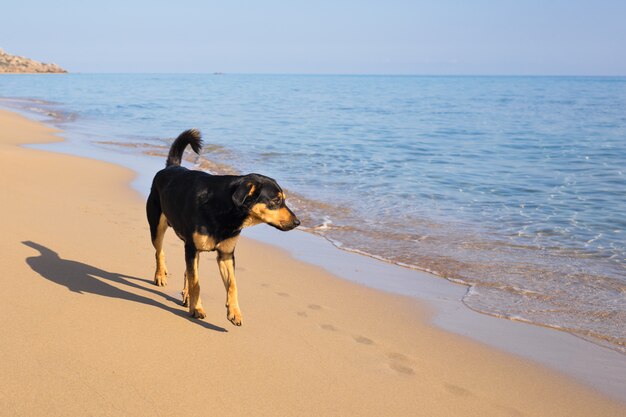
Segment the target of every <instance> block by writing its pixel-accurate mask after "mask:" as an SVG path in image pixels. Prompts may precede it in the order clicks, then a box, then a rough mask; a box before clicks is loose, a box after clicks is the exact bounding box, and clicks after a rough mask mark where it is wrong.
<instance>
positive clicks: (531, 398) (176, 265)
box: [0, 111, 626, 416]
mask: <svg viewBox="0 0 626 417" xmlns="http://www.w3.org/2000/svg"><path fill="white" fill-rule="evenodd" d="M0 126H2V129H0V158H1V159H0V160H1V165H0V166H1V168H0V170H1V171H0V172H1V175H0V182H1V184H2V188H1V189H2V196H3V197H2V217H3V219H4V225H3V237H4V238H3V239H1V240H0V245H1V246H0V248H1V252H2V257H1V258H0V267H1V269H2V271H3V278H2V281H3V282H2V283H3V287H4V291H2V296H1V297H2V300H1V301H0V313H1V314H0V327H1V329H2V337H1V338H0V415H2V416H38V415H71V416H83V415H95V416H99V415H106V416H109V415H133V416H135V415H137V416H143V415H163V416H174V415H191V416H196V415H197V416H207V415H225V414H229V415H268V416H292V415H293V416H301V415H315V416H320V415H321V416H349V415H354V416H369V415H372V416H620V415H625V414H626V405H625V404H623V403H620V402H618V401H616V400H613V399H611V398H608V397H606V396H604V395H602V394H599V393H597V392H595V391H594V390H592V389H591V388H589V387H587V386H585V385H583V384H581V383H578V382H576V381H574V380H572V379H571V378H567V377H565V376H563V375H561V374H559V373H557V372H554V371H552V370H548V369H547V368H544V367H542V366H539V365H536V364H535V363H532V362H530V361H527V360H523V359H520V358H518V357H515V356H514V355H510V354H507V353H503V352H501V351H498V350H496V349H492V348H489V347H487V346H485V345H482V344H480V343H477V342H474V341H471V340H469V339H466V338H463V337H461V336H457V335H453V334H450V333H447V332H445V331H443V330H440V329H438V328H435V327H434V326H432V325H430V324H428V323H429V321H428V319H429V317H430V315H431V314H432V312H431V311H430V310H429V309H428V308H426V306H423V305H420V304H419V303H418V302H417V301H416V300H414V299H411V298H408V297H401V296H395V295H391V294H387V293H383V292H380V291H376V290H373V289H370V288H366V287H364V286H360V285H357V284H354V283H351V282H348V281H345V280H341V279H339V278H336V277H334V276H332V275H330V274H329V273H328V272H326V271H325V270H323V269H321V268H318V267H315V266H311V265H308V264H305V263H303V262H300V261H296V260H294V259H292V258H290V256H289V255H288V254H287V253H286V252H283V251H282V250H280V249H277V248H275V247H272V246H268V245H264V244H261V243H258V242H255V241H252V240H250V239H245V238H244V239H242V240H241V241H240V243H239V245H238V249H237V274H238V286H239V301H240V306H241V309H242V313H243V320H244V323H243V326H242V327H241V328H238V327H235V326H233V325H232V324H231V323H230V322H229V321H228V320H227V318H226V309H225V308H224V299H225V294H224V289H223V286H222V283H221V280H220V278H219V272H218V269H217V264H216V262H215V256H214V255H213V254H204V256H202V257H201V261H200V284H201V286H202V298H203V304H204V308H205V310H206V313H207V317H206V319H205V320H195V319H190V318H189V317H188V316H187V309H186V308H185V307H183V306H182V305H181V303H180V290H181V289H182V286H183V270H184V261H183V247H182V244H181V242H180V241H179V239H178V238H177V237H176V236H175V235H174V234H173V233H172V232H171V231H170V232H168V233H167V234H166V240H165V252H166V256H167V259H168V268H169V272H170V276H169V280H168V281H169V285H168V286H167V287H164V288H160V287H156V286H154V285H153V283H152V274H153V272H154V270H153V267H154V265H153V262H154V257H153V256H154V255H153V249H152V245H151V243H150V239H149V232H148V225H147V222H146V220H145V215H144V201H143V198H142V197H141V196H140V195H139V194H138V193H137V192H136V191H134V190H132V189H131V188H130V187H129V185H128V184H129V182H130V181H131V180H132V179H133V177H134V176H135V174H134V173H133V172H132V171H130V170H128V169H125V168H121V167H119V166H115V165H112V164H108V163H104V162H100V161H96V160H91V159H85V158H78V157H73V156H67V155H61V154H55V153H50V152H44V151H40V150H34V149H29V148H25V147H21V146H20V145H22V144H30V143H44V142H53V141H59V140H61V138H60V137H59V136H57V135H55V133H58V132H55V131H54V130H53V129H52V128H50V127H47V126H45V125H43V124H40V123H37V122H33V121H30V120H28V119H26V118H24V117H22V116H20V115H17V114H14V113H10V112H7V111H0ZM259 227H265V226H259ZM244 236H245V233H244Z"/></svg>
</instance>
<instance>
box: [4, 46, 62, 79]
mask: <svg viewBox="0 0 626 417" xmlns="http://www.w3.org/2000/svg"><path fill="white" fill-rule="evenodd" d="M65 72H67V71H66V70H64V69H63V68H61V67H59V66H58V65H56V64H44V63H43V62H38V61H34V60H32V59H28V58H24V57H23V56H16V55H10V54H7V53H6V52H4V50H3V49H1V48H0V73H65Z"/></svg>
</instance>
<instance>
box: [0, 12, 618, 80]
mask: <svg viewBox="0 0 626 417" xmlns="http://www.w3.org/2000/svg"><path fill="white" fill-rule="evenodd" d="M0 48H4V49H5V50H6V51H7V52H10V53H14V54H18V55H25V56H28V57H31V58H34V59H38V60H41V61H45V62H55V63H58V64H60V65H62V66H64V67H65V68H67V69H69V70H70V71H73V72H214V71H223V72H245V73H267V72H270V73H357V74H359V73H386V74H546V75H561V74H566V75H567V74H574V75H626V0H492V1H489V0H464V1H463V0H439V1H421V0H413V1H408V0H407V1H404V0H380V1H369V0H360V1H359V0H334V1H327V0H308V1H300V0H283V1H276V0H265V1H261V0H259V1H251V0H250V1H248V0H221V1H213V0H205V1H201V0H178V1H176V0H169V1H161V0H150V1H147V0H137V1H133V0H125V1H119V0H100V1H98V2H95V1H88V0H83V1H78V0H68V1H64V0H57V1H34V0H13V1H10V0H5V1H3V4H2V6H0Z"/></svg>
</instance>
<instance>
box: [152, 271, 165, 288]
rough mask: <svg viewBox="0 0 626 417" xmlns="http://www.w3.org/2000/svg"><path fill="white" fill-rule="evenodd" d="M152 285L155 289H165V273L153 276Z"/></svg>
mask: <svg viewBox="0 0 626 417" xmlns="http://www.w3.org/2000/svg"><path fill="white" fill-rule="evenodd" d="M154 285H156V286H157V287H165V286H166V285H167V273H163V274H155V275H154Z"/></svg>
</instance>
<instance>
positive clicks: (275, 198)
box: [146, 129, 300, 326]
mask: <svg viewBox="0 0 626 417" xmlns="http://www.w3.org/2000/svg"><path fill="white" fill-rule="evenodd" d="M187 145H191V148H192V149H193V150H194V152H196V153H199V152H200V149H201V147H202V140H201V136H200V132H199V131H198V130H196V129H191V130H187V131H185V132H183V133H181V134H180V136H178V138H177V139H176V140H175V141H174V143H173V144H172V147H171V148H170V152H169V155H168V157H167V162H166V164H165V169H162V170H161V171H159V172H158V173H157V174H156V175H155V177H154V180H153V181H152V189H151V190H150V195H149V196H148V202H147V204H146V212H147V214H148V222H149V223H150V235H151V237H152V244H153V245H154V248H155V249H156V255H155V256H156V272H155V273H154V283H155V284H156V285H159V286H164V285H166V284H167V268H166V267H165V255H164V253H163V235H164V234H165V231H166V230H167V228H168V226H169V227H172V228H173V229H174V231H175V232H176V234H177V235H178V237H179V238H181V239H182V240H183V242H185V263H186V270H185V287H184V289H183V305H188V306H189V313H190V315H192V316H193V317H196V318H200V319H202V318H204V317H205V316H206V314H205V312H204V309H203V308H202V302H201V301H200V285H199V284H198V255H199V253H200V252H203V251H217V263H218V265H219V270H220V273H221V275H222V280H223V281H224V286H225V287H226V314H227V317H228V320H230V321H231V322H232V323H233V324H235V325H237V326H240V325H241V311H240V310H239V304H238V301H237V284H236V282H235V245H236V244H237V239H238V238H239V234H240V233H241V230H242V229H243V228H244V227H248V226H254V225H256V224H259V223H267V224H269V225H271V226H274V227H275V228H277V229H279V230H283V231H287V230H291V229H293V228H295V227H297V226H298V225H299V224H300V221H299V220H298V218H297V217H296V216H295V215H294V214H293V212H292V211H291V210H289V208H288V207H287V206H286V205H285V194H284V193H283V191H282V189H281V188H280V186H279V185H278V184H277V183H276V181H274V180H273V179H271V178H269V177H266V176H263V175H259V174H248V175H243V176H235V175H210V174H207V173H205V172H202V171H195V170H188V169H187V168H184V167H181V166H180V162H181V158H182V156H183V151H184V150H185V148H186V147H187Z"/></svg>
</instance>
